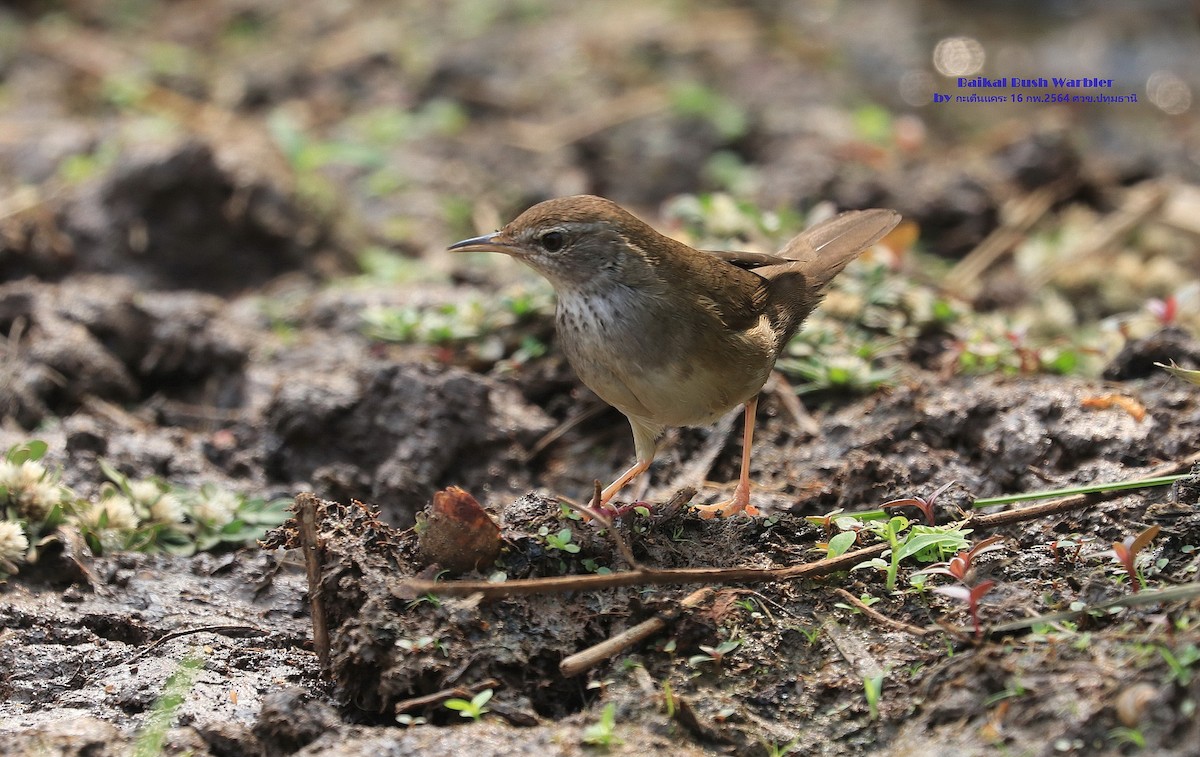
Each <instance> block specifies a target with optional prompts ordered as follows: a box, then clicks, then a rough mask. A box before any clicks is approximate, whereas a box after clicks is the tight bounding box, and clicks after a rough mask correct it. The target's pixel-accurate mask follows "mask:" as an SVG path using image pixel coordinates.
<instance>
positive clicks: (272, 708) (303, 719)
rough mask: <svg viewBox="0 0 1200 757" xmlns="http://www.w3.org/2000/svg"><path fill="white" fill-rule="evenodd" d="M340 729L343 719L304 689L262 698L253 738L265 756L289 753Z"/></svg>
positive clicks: (276, 693) (280, 692)
mask: <svg viewBox="0 0 1200 757" xmlns="http://www.w3.org/2000/svg"><path fill="white" fill-rule="evenodd" d="M341 729H342V719H341V718H340V717H338V714H337V712H335V711H334V710H333V708H332V707H330V706H329V705H327V704H325V703H324V702H321V701H319V700H316V699H313V698H312V696H311V695H310V694H309V693H308V692H306V691H304V690H303V689H285V690H284V691H279V692H275V693H273V694H270V695H268V696H266V697H263V704H262V710H260V711H259V713H258V722H257V723H255V724H254V735H255V736H257V737H258V740H259V741H260V742H261V744H262V747H263V750H264V752H265V753H266V754H269V755H276V754H291V753H293V752H295V751H296V750H298V749H300V748H302V747H305V746H307V745H309V744H311V743H312V742H314V741H316V740H317V739H318V738H319V737H320V736H321V735H322V734H337V733H339V732H340V731H341Z"/></svg>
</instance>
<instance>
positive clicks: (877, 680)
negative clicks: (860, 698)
mask: <svg viewBox="0 0 1200 757" xmlns="http://www.w3.org/2000/svg"><path fill="white" fill-rule="evenodd" d="M862 682H863V695H864V696H865V697H866V699H867V712H868V713H869V715H870V718H871V720H878V719H879V700H880V699H881V698H882V697H883V675H882V674H880V675H877V676H863V679H862Z"/></svg>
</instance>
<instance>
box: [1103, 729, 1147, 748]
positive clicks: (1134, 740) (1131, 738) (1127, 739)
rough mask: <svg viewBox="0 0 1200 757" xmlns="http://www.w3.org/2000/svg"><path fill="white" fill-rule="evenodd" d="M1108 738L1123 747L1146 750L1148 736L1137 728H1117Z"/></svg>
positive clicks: (1109, 733) (1110, 732)
mask: <svg viewBox="0 0 1200 757" xmlns="http://www.w3.org/2000/svg"><path fill="white" fill-rule="evenodd" d="M1108 737H1109V738H1110V739H1112V740H1113V741H1115V742H1117V744H1118V745H1121V746H1125V745H1128V746H1131V747H1133V748H1135V749H1145V748H1146V735H1145V734H1143V733H1142V732H1141V730H1139V729H1137V728H1126V727H1125V726H1123V725H1122V726H1117V727H1116V728H1114V729H1112V730H1111V731H1109V732H1108Z"/></svg>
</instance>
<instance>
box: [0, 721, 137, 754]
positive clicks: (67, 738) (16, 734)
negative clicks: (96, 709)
mask: <svg viewBox="0 0 1200 757" xmlns="http://www.w3.org/2000/svg"><path fill="white" fill-rule="evenodd" d="M129 752H130V748H129V744H128V742H127V741H126V739H125V737H124V736H123V735H122V733H121V731H120V730H119V729H118V728H117V727H116V726H115V725H113V724H112V723H107V722H105V721H103V720H100V719H99V718H94V717H92V716H90V715H82V716H80V715H76V716H75V717H67V718H62V719H60V720H54V721H51V722H48V723H43V724H41V725H39V726H37V727H36V728H30V729H27V730H24V731H0V754H45V755H53V754H61V755H72V754H78V755H85V754H86V755H88V757H120V756H121V755H125V754H129Z"/></svg>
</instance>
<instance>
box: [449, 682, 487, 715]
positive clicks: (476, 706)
mask: <svg viewBox="0 0 1200 757" xmlns="http://www.w3.org/2000/svg"><path fill="white" fill-rule="evenodd" d="M491 699H492V690H491V689H484V690H483V691H481V692H479V693H478V694H476V695H475V696H473V697H471V699H470V700H466V699H461V698H459V697H453V698H451V699H447V700H446V701H445V703H444V705H443V706H444V707H445V708H446V709H448V710H457V711H458V714H459V715H460V716H461V717H464V718H470V719H472V720H479V719H480V718H482V717H483V716H484V714H485V713H487V712H489V710H488V708H487V707H486V705H487V703H488V702H489V701H491Z"/></svg>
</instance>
